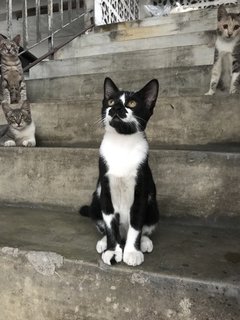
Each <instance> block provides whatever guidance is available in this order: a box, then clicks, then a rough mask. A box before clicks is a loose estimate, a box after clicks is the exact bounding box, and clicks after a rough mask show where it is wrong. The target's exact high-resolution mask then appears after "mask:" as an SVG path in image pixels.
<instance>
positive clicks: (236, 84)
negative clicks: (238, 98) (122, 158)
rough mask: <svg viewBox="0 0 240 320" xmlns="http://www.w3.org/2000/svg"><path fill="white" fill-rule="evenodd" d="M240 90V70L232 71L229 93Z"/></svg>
mask: <svg viewBox="0 0 240 320" xmlns="http://www.w3.org/2000/svg"><path fill="white" fill-rule="evenodd" d="M239 92H240V72H233V74H232V80H231V86H230V94H235V93H239Z"/></svg>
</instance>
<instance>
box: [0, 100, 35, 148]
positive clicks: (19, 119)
mask: <svg viewBox="0 0 240 320" xmlns="http://www.w3.org/2000/svg"><path fill="white" fill-rule="evenodd" d="M2 108H3V112H4V114H5V118H6V120H7V122H8V124H7V125H2V126H0V146H4V147H15V146H23V147H35V146H36V140H35V124H34V122H33V120H32V116H31V107H30V103H29V102H28V101H24V102H23V104H22V105H21V106H20V107H18V108H14V109H13V108H11V107H10V105H9V103H8V102H6V101H3V102H2Z"/></svg>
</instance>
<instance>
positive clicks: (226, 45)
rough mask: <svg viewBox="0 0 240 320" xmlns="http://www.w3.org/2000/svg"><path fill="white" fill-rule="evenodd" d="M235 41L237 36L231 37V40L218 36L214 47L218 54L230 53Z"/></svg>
mask: <svg viewBox="0 0 240 320" xmlns="http://www.w3.org/2000/svg"><path fill="white" fill-rule="evenodd" d="M237 41H238V38H235V39H232V40H231V41H225V40H223V39H222V38H220V37H218V38H217V41H216V48H217V50H218V52H219V53H220V54H221V53H230V54H232V53H233V50H234V48H235V46H236V43H237Z"/></svg>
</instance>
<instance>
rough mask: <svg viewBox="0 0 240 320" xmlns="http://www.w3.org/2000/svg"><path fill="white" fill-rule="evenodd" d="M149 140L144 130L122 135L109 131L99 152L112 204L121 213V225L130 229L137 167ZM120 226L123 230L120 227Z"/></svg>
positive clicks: (144, 153)
mask: <svg viewBox="0 0 240 320" xmlns="http://www.w3.org/2000/svg"><path fill="white" fill-rule="evenodd" d="M147 153H148V143H147V141H146V139H145V138H144V136H143V134H142V133H139V132H138V133H136V134H132V135H120V134H117V133H115V132H113V133H109V132H107V133H106V134H105V136H104V138H103V141H102V144H101V147H100V155H101V156H102V157H103V159H104V160H105V162H106V165H107V169H108V170H107V173H106V175H107V176H108V179H109V186H110V192H111V198H112V204H113V207H114V211H115V213H119V215H120V227H121V228H122V229H124V230H127V228H128V226H129V220H130V209H131V207H132V204H133V201H134V193H135V185H136V178H137V170H138V167H139V165H140V164H141V163H142V162H143V161H144V160H145V159H146V157H147ZM121 228H120V229H121Z"/></svg>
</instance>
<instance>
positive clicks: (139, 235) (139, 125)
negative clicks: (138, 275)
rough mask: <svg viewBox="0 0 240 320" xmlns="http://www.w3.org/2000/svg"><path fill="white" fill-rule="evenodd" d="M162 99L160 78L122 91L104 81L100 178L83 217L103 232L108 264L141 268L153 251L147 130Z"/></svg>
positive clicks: (154, 210) (101, 246)
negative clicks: (158, 101) (159, 96)
mask: <svg viewBox="0 0 240 320" xmlns="http://www.w3.org/2000/svg"><path fill="white" fill-rule="evenodd" d="M157 96H158V81H157V80H155V79H153V80H151V81H150V82H149V83H147V84H146V85H145V86H144V87H143V88H142V89H141V90H140V91H137V92H129V91H122V90H119V89H118V88H117V86H116V85H115V84H114V82H113V81H112V80H111V79H110V78H106V79H105V82H104V99H103V107H102V121H103V123H104V126H105V134H104V137H103V141H102V143H101V147H100V157H99V179H98V182H97V188H96V191H95V192H94V194H93V198H92V203H91V205H90V207H89V206H83V207H82V208H81V209H80V213H81V214H82V215H84V216H90V217H92V219H93V220H95V223H96V226H97V228H98V230H99V231H101V232H102V233H103V238H102V239H101V240H100V241H98V243H97V246H96V249H97V252H98V253H102V260H103V261H104V263H106V264H111V263H112V262H114V261H115V262H120V261H122V260H123V261H124V262H125V263H126V264H128V265H130V266H136V265H139V264H141V263H142V262H143V261H144V255H143V253H144V252H151V251H152V250H153V243H152V241H151V240H150V238H149V235H150V234H151V233H152V231H153V230H154V229H155V226H156V224H157V222H158V219H159V214H158V207H157V201H156V188H155V184H154V181H153V177H152V173H151V169H150V167H149V165H148V143H147V140H146V135H145V132H144V130H145V128H146V125H147V122H148V120H149V118H150V117H151V115H152V114H153V109H154V106H155V103H156V99H157Z"/></svg>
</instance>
